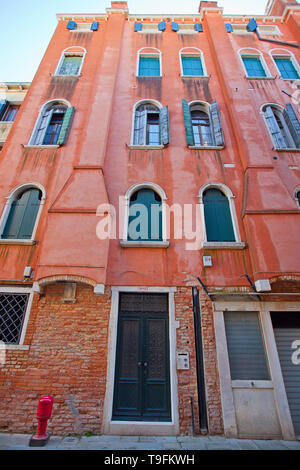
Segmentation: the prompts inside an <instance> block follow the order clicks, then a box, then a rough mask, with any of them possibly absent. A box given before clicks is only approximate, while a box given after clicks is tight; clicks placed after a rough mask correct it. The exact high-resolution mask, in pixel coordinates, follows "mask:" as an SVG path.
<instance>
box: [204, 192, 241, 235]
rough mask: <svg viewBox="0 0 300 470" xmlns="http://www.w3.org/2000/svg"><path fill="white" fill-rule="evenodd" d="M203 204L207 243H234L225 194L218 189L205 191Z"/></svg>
mask: <svg viewBox="0 0 300 470" xmlns="http://www.w3.org/2000/svg"><path fill="white" fill-rule="evenodd" d="M203 203H204V217H205V227H206V238H207V241H208V242H234V241H235V235H234V230H233V224H232V219H231V212H230V208H229V202H228V199H227V197H226V196H225V194H223V193H222V191H220V190H219V189H215V188H210V189H207V190H206V191H205V193H204V194H203Z"/></svg>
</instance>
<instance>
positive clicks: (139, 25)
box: [134, 23, 143, 32]
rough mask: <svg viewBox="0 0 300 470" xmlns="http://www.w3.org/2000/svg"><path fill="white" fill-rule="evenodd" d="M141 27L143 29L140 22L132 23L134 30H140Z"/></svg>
mask: <svg viewBox="0 0 300 470" xmlns="http://www.w3.org/2000/svg"><path fill="white" fill-rule="evenodd" d="M142 29H143V24H142V23H134V31H135V32H138V31H142Z"/></svg>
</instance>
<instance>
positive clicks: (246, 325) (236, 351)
mask: <svg viewBox="0 0 300 470" xmlns="http://www.w3.org/2000/svg"><path fill="white" fill-rule="evenodd" d="M224 322H225V331H226V338H227V349H228V356H229V365H230V373H231V380H270V377H269V371H268V366H267V360H266V353H265V348H264V344H263V340H262V334H261V329H260V325H259V319H258V314H257V312H224Z"/></svg>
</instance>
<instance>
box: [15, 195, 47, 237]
mask: <svg viewBox="0 0 300 470" xmlns="http://www.w3.org/2000/svg"><path fill="white" fill-rule="evenodd" d="M28 193H29V197H28V200H27V204H26V207H25V210H24V213H23V218H22V221H21V225H20V228H19V234H18V238H20V239H30V238H31V236H32V231H33V228H34V224H35V220H36V216H37V213H38V210H39V207H40V202H41V200H40V191H39V190H38V189H32V190H30V191H28Z"/></svg>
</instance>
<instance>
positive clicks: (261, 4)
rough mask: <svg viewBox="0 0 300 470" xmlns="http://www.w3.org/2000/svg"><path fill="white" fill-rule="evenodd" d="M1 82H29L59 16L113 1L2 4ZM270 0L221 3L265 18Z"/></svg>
mask: <svg viewBox="0 0 300 470" xmlns="http://www.w3.org/2000/svg"><path fill="white" fill-rule="evenodd" d="M1 2H3V4H2V6H1V15H0V82H18V81H20V82H30V81H31V80H32V79H33V77H34V74H35V72H36V70H37V68H38V66H39V63H40V61H41V59H42V57H43V55H44V53H45V50H46V48H47V45H48V43H49V41H50V39H51V37H52V34H53V32H54V30H55V27H56V24H57V21H56V13H104V12H105V8H108V7H110V5H111V2H110V0H84V1H82V0H26V1H24V0H13V1H7V0H1ZM199 3H200V0H184V2H183V1H179V0H163V1H162V0H151V1H144V0H128V5H129V11H130V13H132V14H139V13H154V14H159V13H174V14H176V13H186V14H190V13H196V12H198V7H199ZM266 4H267V0H218V5H219V6H221V7H223V8H224V13H225V14H231V13H233V14H234V13H235V14H251V15H252V14H253V15H254V14H257V15H259V14H264V11H265V7H266Z"/></svg>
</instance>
